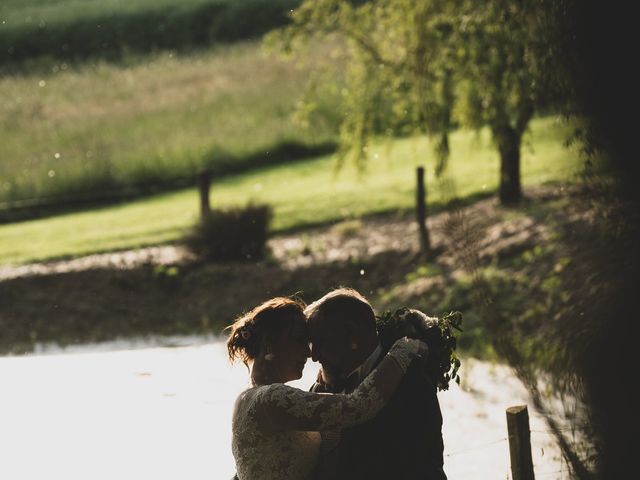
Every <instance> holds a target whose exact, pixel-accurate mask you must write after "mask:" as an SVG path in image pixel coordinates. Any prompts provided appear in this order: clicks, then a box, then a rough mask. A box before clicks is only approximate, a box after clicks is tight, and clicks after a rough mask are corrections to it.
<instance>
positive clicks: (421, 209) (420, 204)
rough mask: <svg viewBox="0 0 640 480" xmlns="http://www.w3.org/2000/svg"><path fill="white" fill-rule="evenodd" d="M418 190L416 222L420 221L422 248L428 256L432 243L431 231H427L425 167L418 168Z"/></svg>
mask: <svg viewBox="0 0 640 480" xmlns="http://www.w3.org/2000/svg"><path fill="white" fill-rule="evenodd" d="M416 173H417V182H418V184H417V188H416V215H417V218H416V220H417V221H418V229H419V232H420V248H422V253H424V254H425V255H427V254H428V253H429V252H430V250H431V242H430V241H429V231H428V230H427V202H426V195H427V190H426V188H425V186H424V167H418V170H417V171H416Z"/></svg>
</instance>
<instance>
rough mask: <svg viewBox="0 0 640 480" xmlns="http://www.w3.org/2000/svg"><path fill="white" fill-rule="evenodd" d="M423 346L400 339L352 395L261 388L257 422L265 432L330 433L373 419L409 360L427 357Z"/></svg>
mask: <svg viewBox="0 0 640 480" xmlns="http://www.w3.org/2000/svg"><path fill="white" fill-rule="evenodd" d="M426 352H427V347H426V344H424V343H423V342H421V341H419V340H414V339H408V338H403V339H400V340H398V341H396V343H394V345H393V346H392V347H391V349H390V350H389V353H388V354H387V355H386V356H385V358H384V359H383V360H382V361H381V362H380V364H379V365H378V367H377V368H376V369H375V370H374V371H373V372H371V374H370V375H369V376H368V377H367V378H366V379H365V380H364V382H362V383H361V384H360V386H359V387H358V388H356V389H355V390H354V391H353V393H350V394H348V395H344V394H337V395H331V394H322V393H310V392H305V391H303V390H299V389H297V388H293V387H289V386H287V385H281V384H274V385H269V386H268V387H264V389H263V391H262V392H260V393H259V395H258V396H257V397H256V403H255V410H254V411H255V414H256V420H257V421H258V422H259V424H260V426H261V427H262V428H263V429H265V430H306V431H312V430H330V429H333V428H338V427H339V428H344V427H349V426H352V425H356V424H359V423H363V422H366V421H367V420H369V419H371V418H373V417H375V416H376V415H377V413H378V412H379V411H380V410H381V409H382V407H384V406H385V405H386V403H387V402H388V401H389V399H390V398H391V396H392V394H393V393H394V392H395V390H396V388H397V387H398V385H399V384H400V381H401V380H402V377H403V376H404V373H405V372H406V370H407V368H408V366H409V364H410V363H411V360H412V359H413V358H415V357H416V356H418V355H426Z"/></svg>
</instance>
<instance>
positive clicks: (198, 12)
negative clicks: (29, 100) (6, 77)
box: [0, 0, 300, 65]
mask: <svg viewBox="0 0 640 480" xmlns="http://www.w3.org/2000/svg"><path fill="white" fill-rule="evenodd" d="M132 2H133V5H131V4H130V5H129V6H128V8H122V6H120V8H115V7H114V6H108V5H102V6H101V7H100V8H98V7H91V6H87V7H83V10H79V7H77V5H78V4H77V3H75V4H73V5H70V4H65V3H64V2H59V8H58V7H57V6H53V7H51V6H50V8H48V9H43V10H41V11H42V12H45V13H40V14H38V13H37V12H38V10H34V9H35V7H37V6H36V5H33V6H29V8H24V7H22V6H16V7H15V8H14V9H13V11H11V10H9V9H11V8H12V7H11V6H5V7H4V8H0V15H2V17H3V18H2V19H1V20H2V22H0V63H2V64H5V65H6V64H14V63H22V62H24V61H27V60H30V59H34V58H42V57H48V58H52V59H56V60H84V59H89V58H103V59H109V60H117V59H119V58H121V57H122V56H123V55H126V54H129V53H146V52H150V51H155V50H166V49H172V50H188V49H193V48H199V47H205V46H208V45H212V44H215V43H219V42H234V41H238V40H244V39H250V38H255V37H259V36H261V35H263V34H264V33H266V32H267V31H269V30H271V29H273V28H275V27H278V26H280V25H283V24H285V23H286V22H288V19H289V16H288V14H289V12H290V11H291V10H292V9H294V8H295V7H297V6H298V5H299V4H300V0H235V1H229V0H189V1H182V2H175V4H173V5H171V4H167V3H166V2H162V1H160V2H146V1H145V0H132ZM27 3H28V2H27ZM87 5H88V4H87ZM98 5H99V4H98ZM43 6H44V5H43ZM74 7H76V10H77V12H75V13H74V11H73V9H74ZM107 7H108V8H107ZM22 12H24V14H23V15H21V13H22ZM47 12H50V15H48V16H47V15H46V13H47ZM4 18H8V20H4Z"/></svg>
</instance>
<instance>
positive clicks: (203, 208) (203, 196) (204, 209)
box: [198, 170, 211, 219]
mask: <svg viewBox="0 0 640 480" xmlns="http://www.w3.org/2000/svg"><path fill="white" fill-rule="evenodd" d="M210 185H211V172H210V171H209V170H202V171H201V172H200V173H199V174H198V190H199V191H200V216H201V217H202V218H203V219H204V218H206V217H207V215H209V213H210V212H211V206H210V204H209V186H210Z"/></svg>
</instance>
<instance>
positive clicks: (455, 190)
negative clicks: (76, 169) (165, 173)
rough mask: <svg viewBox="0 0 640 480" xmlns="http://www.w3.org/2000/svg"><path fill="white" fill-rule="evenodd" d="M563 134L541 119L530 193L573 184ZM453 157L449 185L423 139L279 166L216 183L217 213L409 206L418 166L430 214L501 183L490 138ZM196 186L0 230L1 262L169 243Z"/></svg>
mask: <svg viewBox="0 0 640 480" xmlns="http://www.w3.org/2000/svg"><path fill="white" fill-rule="evenodd" d="M565 136H566V128H565V127H564V126H563V125H562V124H561V123H560V122H559V120H557V119H556V118H552V117H551V118H543V119H537V120H534V121H533V122H532V128H531V132H530V134H529V135H528V137H527V140H526V147H525V149H524V151H523V159H522V174H523V183H524V185H525V187H527V186H531V185H537V184H541V183H545V182H551V181H571V180H572V179H574V178H575V175H576V173H577V172H578V171H579V169H580V167H581V163H580V160H579V155H578V153H576V152H574V151H572V150H567V149H566V148H565V147H564V146H563V142H564V139H565V138H566V137H565ZM451 147H452V148H451V151H452V158H451V160H450V164H449V169H448V173H447V176H446V179H445V180H444V181H436V180H435V179H434V177H433V163H434V162H433V155H432V153H431V152H432V149H431V145H430V143H429V141H428V140H427V139H425V138H417V139H403V140H397V141H395V142H392V143H390V144H388V145H386V144H380V145H378V146H376V147H375V148H372V149H371V150H370V159H369V162H368V171H367V172H364V173H362V172H358V171H355V170H354V169H352V168H345V169H343V170H341V171H339V172H338V173H337V174H336V171H335V168H334V167H335V157H334V156H324V157H320V158H318V159H314V160H308V161H305V162H298V163H294V164H288V165H278V166H272V167H266V168H263V169H259V170H255V171H251V172H247V173H244V174H241V175H237V176H233V177H228V178H225V179H222V180H221V181H219V182H214V185H213V188H212V193H211V197H212V198H211V204H212V207H213V208H214V209H215V208H221V207H230V206H241V205H245V204H246V203H247V202H249V201H253V202H254V203H261V204H268V205H270V206H271V207H272V208H273V211H274V218H273V230H274V231H283V230H288V229H293V228H300V227H304V226H309V225H314V224H319V223H324V222H331V221H336V220H340V219H345V218H353V217H359V216H363V215H369V214H373V213H378V212H389V211H396V210H398V209H400V210H402V209H409V208H412V206H413V202H414V196H415V190H414V188H415V186H414V177H415V166H416V165H419V164H423V165H426V167H427V186H428V190H429V193H428V202H429V205H430V209H431V211H432V212H433V211H434V210H436V209H437V208H439V206H441V205H442V204H443V202H447V201H448V200H450V199H451V198H452V196H456V197H458V198H469V197H473V196H476V195H481V194H489V193H491V192H494V191H495V190H496V187H497V184H498V171H499V169H498V163H499V159H498V155H497V153H496V152H495V149H494V147H493V145H492V143H491V140H490V136H489V132H488V131H486V130H485V131H482V132H481V133H480V134H476V133H473V132H469V131H459V132H456V133H454V134H453V135H452V138H451ZM198 206H199V203H198V194H197V192H196V190H195V189H186V190H184V191H180V192H175V193H171V194H164V195H159V196H156V197H153V198H148V199H145V200H141V201H136V202H132V203H129V204H123V205H121V206H117V207H110V208H103V209H100V210H95V211H90V212H84V213H75V214H69V215H64V216H59V217H54V218H49V219H46V220H35V221H29V222H22V223H16V224H10V225H1V226H0V263H4V264H6V263H23V262H29V261H33V260H37V259H46V258H55V257H63V256H76V255H82V254H87V253H92V252H100V251H109V250H116V249H128V248H134V247H140V246H144V245H154V244H160V243H164V242H172V241H175V240H177V239H179V238H180V237H181V236H182V235H184V233H185V232H186V231H187V230H188V229H189V228H190V227H191V226H192V225H193V223H194V222H195V221H196V220H197V216H198Z"/></svg>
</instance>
